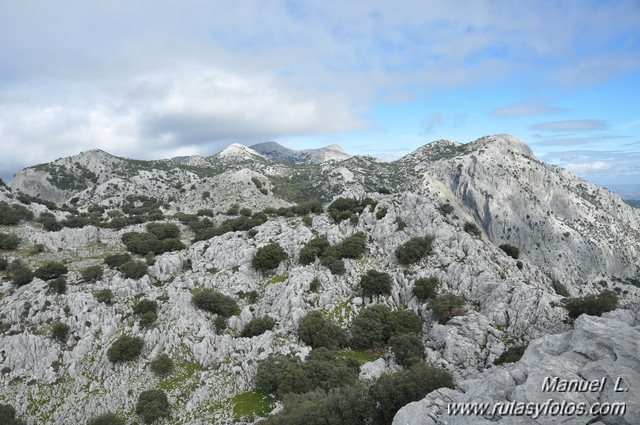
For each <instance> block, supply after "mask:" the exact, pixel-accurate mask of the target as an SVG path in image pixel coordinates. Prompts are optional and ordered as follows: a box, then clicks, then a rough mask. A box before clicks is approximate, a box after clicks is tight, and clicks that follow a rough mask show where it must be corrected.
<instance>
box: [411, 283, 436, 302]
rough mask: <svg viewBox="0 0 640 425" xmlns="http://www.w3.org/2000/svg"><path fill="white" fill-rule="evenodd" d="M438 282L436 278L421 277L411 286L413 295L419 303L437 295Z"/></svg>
mask: <svg viewBox="0 0 640 425" xmlns="http://www.w3.org/2000/svg"><path fill="white" fill-rule="evenodd" d="M439 283H440V282H439V281H438V278H437V277H423V278H420V279H418V280H416V282H415V283H414V285H413V295H415V296H416V298H418V299H419V300H420V301H426V300H430V299H432V298H435V296H436V294H437V293H438V285H439Z"/></svg>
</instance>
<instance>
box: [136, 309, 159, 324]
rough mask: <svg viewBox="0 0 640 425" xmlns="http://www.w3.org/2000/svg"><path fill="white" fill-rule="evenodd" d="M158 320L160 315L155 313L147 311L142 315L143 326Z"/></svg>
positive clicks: (141, 322)
mask: <svg viewBox="0 0 640 425" xmlns="http://www.w3.org/2000/svg"><path fill="white" fill-rule="evenodd" d="M156 320H158V313H156V312H155V311H145V312H144V313H141V314H140V324H141V325H142V326H146V325H150V324H152V323H153V322H155V321H156Z"/></svg>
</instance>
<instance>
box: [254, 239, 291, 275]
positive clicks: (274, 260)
mask: <svg viewBox="0 0 640 425" xmlns="http://www.w3.org/2000/svg"><path fill="white" fill-rule="evenodd" d="M287 258H289V256H288V255H287V253H286V252H285V251H284V249H282V247H281V246H280V245H279V244H278V243H276V242H273V243H270V244H269V245H265V246H263V247H262V248H258V250H257V251H256V254H255V255H254V257H253V260H252V261H251V264H252V265H253V268H254V269H256V270H260V271H267V270H273V269H275V268H277V267H278V265H279V264H280V262H281V261H284V260H286V259H287Z"/></svg>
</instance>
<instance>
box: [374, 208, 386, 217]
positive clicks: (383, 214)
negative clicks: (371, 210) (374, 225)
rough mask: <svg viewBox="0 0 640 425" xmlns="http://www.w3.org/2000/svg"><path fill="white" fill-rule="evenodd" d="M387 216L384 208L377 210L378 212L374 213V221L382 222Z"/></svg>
mask: <svg viewBox="0 0 640 425" xmlns="http://www.w3.org/2000/svg"><path fill="white" fill-rule="evenodd" d="M386 215H387V209H386V208H378V211H376V219H378V220H382V219H383V218H385V217H386Z"/></svg>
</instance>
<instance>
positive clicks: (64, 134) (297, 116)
mask: <svg viewBox="0 0 640 425" xmlns="http://www.w3.org/2000/svg"><path fill="white" fill-rule="evenodd" d="M639 94H640V2H638V1H637V0H630V1H590V0H574V1H569V0H566V1H558V0H554V1H544V0H535V1H534V0H531V1H525V0H523V1H518V2H514V1H482V0H472V1H464V0H457V1H432V0H428V1H425V0H422V1H398V0H397V1H394V2H390V1H366V2H365V1H352V2H338V1H326V0H325V1H277V0H276V1H270V0H261V1H250V0H247V1H244V0H243V1H238V2H221V1H199V0H192V1H188V2H185V1H165V0H153V1H151V0H137V1H130V0H128V1H121V0H110V1H108V2H107V1H93V0H82V1H81V0H60V1H56V2H50V1H44V0H40V1H33V0H0V145H1V146H2V152H3V155H1V156H0V176H2V177H3V178H4V179H5V180H6V181H8V180H10V179H11V176H12V175H13V174H14V173H15V172H16V171H18V170H19V169H21V168H23V167H24V166H27V165H33V164H36V163H43V162H49V161H52V160H54V159H56V158H60V157H63V156H68V155H72V154H76V153H79V152H80V151H84V150H88V149H93V148H100V149H103V150H106V151H107V152H110V153H112V154H115V155H121V156H128V157H133V158H140V159H157V158H169V157H173V156H178V155H193V154H202V155H210V154H213V153H215V152H217V151H220V150H221V149H223V148H224V147H225V146H227V145H228V144H230V143H242V144H245V145H251V144H254V143H259V142H265V141H270V140H275V141H278V142H280V143H281V144H283V145H285V146H287V147H290V148H294V149H300V148H317V147H322V146H325V145H328V144H333V143H337V144H340V145H341V146H343V147H344V148H345V149H346V150H347V151H348V152H350V153H353V154H370V155H374V156H376V157H379V158H381V159H384V160H393V159H395V158H399V157H401V156H402V155H404V154H406V153H409V152H411V151H412V150H414V149H416V148H418V147H420V146H422V145H424V144H426V143H429V142H431V141H434V140H440V139H447V140H453V141H457V142H461V143H468V142H470V141H473V140H475V139H477V138H479V137H482V136H485V135H489V134H498V133H509V134H512V135H514V136H516V137H518V138H520V139H522V140H523V141H525V142H526V143H528V144H529V146H531V148H532V149H533V151H534V153H535V154H536V156H538V157H539V158H540V159H542V160H543V161H545V162H549V163H552V164H556V165H559V166H562V167H564V168H567V169H568V170H570V171H572V172H574V173H576V174H578V175H579V176H580V177H582V178H585V179H587V180H589V181H592V182H594V183H597V184H601V185H605V186H608V187H614V188H619V187H627V188H628V189H629V188H634V187H636V188H637V189H639V192H638V193H640V107H638V97H639V96H638V95H639ZM625 185H626V186H625Z"/></svg>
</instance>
